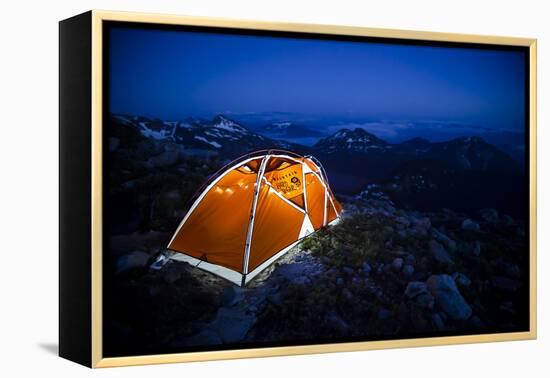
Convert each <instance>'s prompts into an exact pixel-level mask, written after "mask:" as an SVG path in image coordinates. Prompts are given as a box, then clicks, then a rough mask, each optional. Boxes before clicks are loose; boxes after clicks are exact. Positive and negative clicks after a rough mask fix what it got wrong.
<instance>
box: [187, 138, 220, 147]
mask: <svg viewBox="0 0 550 378" xmlns="http://www.w3.org/2000/svg"><path fill="white" fill-rule="evenodd" d="M194 138H195V139H197V140H200V141H201V142H204V143H208V144H210V145H211V146H214V147H216V148H220V147H221V146H222V145H221V144H219V143H218V142H214V141H211V140H208V139H206V138H204V137H201V136H198V135H195V136H194Z"/></svg>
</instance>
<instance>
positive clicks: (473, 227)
mask: <svg viewBox="0 0 550 378" xmlns="http://www.w3.org/2000/svg"><path fill="white" fill-rule="evenodd" d="M462 229H463V230H466V231H479V224H477V223H476V222H474V221H473V220H471V219H470V218H467V219H464V222H462Z"/></svg>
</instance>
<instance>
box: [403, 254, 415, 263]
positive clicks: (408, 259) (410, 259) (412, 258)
mask: <svg viewBox="0 0 550 378" xmlns="http://www.w3.org/2000/svg"><path fill="white" fill-rule="evenodd" d="M405 263H406V264H409V265H414V264H415V263H416V257H415V256H414V255H411V254H407V255H406V256H405Z"/></svg>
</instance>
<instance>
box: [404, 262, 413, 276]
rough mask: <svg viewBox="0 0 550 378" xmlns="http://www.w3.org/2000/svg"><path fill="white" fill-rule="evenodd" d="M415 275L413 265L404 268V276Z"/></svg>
mask: <svg viewBox="0 0 550 378" xmlns="http://www.w3.org/2000/svg"><path fill="white" fill-rule="evenodd" d="M413 273H414V267H413V266H412V265H409V264H407V265H405V266H404V267H403V275H405V276H407V277H410V276H412V275H413Z"/></svg>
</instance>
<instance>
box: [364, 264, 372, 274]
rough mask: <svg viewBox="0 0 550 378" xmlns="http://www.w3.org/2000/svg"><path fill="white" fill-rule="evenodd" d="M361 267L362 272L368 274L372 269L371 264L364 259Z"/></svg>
mask: <svg viewBox="0 0 550 378" xmlns="http://www.w3.org/2000/svg"><path fill="white" fill-rule="evenodd" d="M362 268H363V273H365V274H369V273H370V272H371V270H372V268H371V266H370V265H369V263H368V262H366V261H365V262H364V263H363V266H362Z"/></svg>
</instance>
